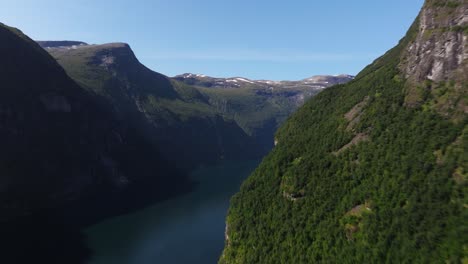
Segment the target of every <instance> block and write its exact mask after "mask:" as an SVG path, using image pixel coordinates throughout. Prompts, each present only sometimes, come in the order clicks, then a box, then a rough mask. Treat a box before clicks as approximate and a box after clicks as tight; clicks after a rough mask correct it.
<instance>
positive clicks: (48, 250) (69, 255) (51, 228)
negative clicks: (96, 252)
mask: <svg viewBox="0 0 468 264" xmlns="http://www.w3.org/2000/svg"><path fill="white" fill-rule="evenodd" d="M85 242H86V240H85V236H84V235H83V233H81V232H80V229H77V228H73V227H72V228H71V227H70V226H68V225H66V224H64V223H63V222H56V221H51V219H44V218H39V217H37V218H36V217H34V218H28V219H24V220H19V221H16V222H15V223H13V224H8V225H7V226H5V225H4V228H2V229H1V230H0V243H1V250H0V252H1V255H0V262H1V263H5V264H10V263H11V264H17V263H18V264H20V263H21V264H22V263H69V264H81V263H86V262H87V261H88V260H89V259H90V258H91V250H90V249H88V248H87V247H86V243H85Z"/></svg>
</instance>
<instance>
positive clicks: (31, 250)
mask: <svg viewBox="0 0 468 264" xmlns="http://www.w3.org/2000/svg"><path fill="white" fill-rule="evenodd" d="M196 185H197V184H196V183H195V182H190V183H188V184H185V185H181V186H177V188H175V189H171V188H167V190H166V191H160V192H155V191H154V190H155V186H154V185H151V184H146V185H142V186H134V187H133V188H131V190H128V191H125V192H105V191H104V192H101V193H100V194H98V195H94V196H90V197H89V198H88V199H86V200H84V201H83V200H82V201H80V202H77V203H74V204H67V207H66V208H61V209H59V210H53V211H46V212H41V213H40V214H34V215H31V216H28V217H24V218H21V219H16V220H15V221H12V222H6V223H5V222H4V223H0V263H2V264H23V263H25V264H26V263H27V264H30V263H47V264H55V263H57V264H58V263H60V264H82V263H87V262H88V261H89V260H90V259H91V258H92V256H93V252H92V250H91V249H89V248H88V247H87V244H86V236H85V234H84V233H83V232H82V230H83V228H85V227H87V226H89V225H92V224H95V223H97V222H100V221H102V220H104V219H106V218H111V217H115V216H119V215H123V214H127V213H132V212H134V211H138V210H141V209H143V208H146V207H148V206H151V205H153V204H155V203H157V202H161V201H164V200H167V199H171V198H173V197H176V196H178V195H183V194H185V193H189V192H191V191H192V190H193V189H194V188H195V186H196ZM158 189H160V188H158ZM169 190H170V191H169ZM101 191H102V190H101ZM103 193H105V195H104V194H103Z"/></svg>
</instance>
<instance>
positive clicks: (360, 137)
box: [220, 0, 468, 263]
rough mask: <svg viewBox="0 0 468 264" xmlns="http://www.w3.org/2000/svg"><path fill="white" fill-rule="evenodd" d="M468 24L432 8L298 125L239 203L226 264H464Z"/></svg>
mask: <svg viewBox="0 0 468 264" xmlns="http://www.w3.org/2000/svg"><path fill="white" fill-rule="evenodd" d="M467 24H468V3H467V1H466V0H457V1H449V0H437V1H434V0H427V1H426V2H425V4H424V6H423V9H422V11H421V13H420V15H419V16H418V18H417V19H416V21H415V22H414V24H413V25H412V26H411V28H410V29H409V31H408V33H407V35H406V36H405V37H404V38H403V39H402V40H401V41H400V43H399V44H398V45H397V46H396V47H395V48H393V49H391V50H390V51H388V52H387V53H386V54H385V55H384V56H382V57H380V58H378V59H377V60H375V61H374V63H372V64H371V65H369V66H368V67H366V68H365V69H364V70H363V71H362V72H361V73H360V74H359V75H358V76H357V77H356V78H355V80H354V81H351V82H350V83H348V84H345V85H338V86H334V87H332V88H329V89H326V90H325V91H323V92H322V93H320V94H319V95H317V96H316V97H314V98H312V99H311V100H310V101H308V102H307V103H306V104H305V105H304V106H303V107H301V108H300V110H298V111H297V112H296V113H295V114H294V115H293V116H292V117H291V118H289V120H288V121H287V122H286V123H285V124H284V125H283V126H282V127H281V128H280V129H279V130H278V131H277V134H276V138H277V141H278V144H277V146H276V147H275V148H274V149H273V151H272V152H271V153H270V154H269V155H268V156H267V157H266V158H265V159H264V160H263V162H262V163H261V165H260V166H259V167H258V168H257V169H256V170H255V172H254V173H253V174H252V175H251V176H250V177H249V178H248V179H247V180H246V181H245V182H244V184H243V185H242V187H241V190H240V192H239V193H238V194H236V195H235V196H234V197H233V198H232V200H231V207H230V210H229V214H228V217H227V227H226V245H225V250H224V252H223V255H222V256H221V259H220V263H314V262H319V263H320V262H324V263H384V262H387V263H393V262H395V263H405V262H406V263H431V262H435V263H443V262H446V263H459V262H462V261H463V262H465V261H466V260H467V255H466V254H467V251H466V248H467V245H468V244H467V243H468V241H467V240H468V233H467V223H466V219H468V214H467V203H468V200H467V197H466V195H467V193H468V192H467V182H466V180H467V172H466V170H467V165H468V155H467V152H466V150H467V149H468V128H467V124H468V108H467V103H468V98H467V91H468V80H467V77H468V74H467V72H468V71H467V58H468V47H467V45H468V43H467V39H468V35H467V34H468V31H467V26H468V25H467Z"/></svg>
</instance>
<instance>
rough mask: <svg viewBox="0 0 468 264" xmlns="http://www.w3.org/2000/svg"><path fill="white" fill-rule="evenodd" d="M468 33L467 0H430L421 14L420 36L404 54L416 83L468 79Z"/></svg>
mask: <svg viewBox="0 0 468 264" xmlns="http://www.w3.org/2000/svg"><path fill="white" fill-rule="evenodd" d="M467 32H468V8H467V6H466V1H465V0H457V1H439V0H437V1H428V2H427V3H426V5H425V7H424V8H423V9H422V11H421V13H420V14H419V27H418V33H417V37H416V39H415V40H414V41H413V42H412V43H410V45H409V46H408V47H407V49H406V54H404V56H405V57H406V62H405V64H404V67H403V70H404V73H405V76H406V77H407V78H408V79H410V80H412V81H416V82H421V81H424V80H431V81H434V82H441V81H446V80H448V79H453V78H456V77H464V78H466V73H467V72H468V64H467V62H466V60H467V59H468V41H467V40H468V36H467ZM461 75H463V76H461Z"/></svg>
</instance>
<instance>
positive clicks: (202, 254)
mask: <svg viewBox="0 0 468 264" xmlns="http://www.w3.org/2000/svg"><path fill="white" fill-rule="evenodd" d="M258 163H259V161H243V162H238V161H237V162H233V161H226V162H223V163H222V164H219V165H216V166H211V167H205V168H200V169H198V170H196V171H194V172H193V173H192V174H191V177H192V179H194V180H195V181H198V182H199V184H198V185H197V187H196V188H195V190H194V191H193V192H191V193H188V194H186V195H183V196H179V197H177V198H174V199H172V200H167V201H164V202H161V203H158V204H156V205H154V206H150V207H147V208H145V209H143V210H140V211H137V212H134V213H131V214H128V215H123V216H118V217H114V218H111V219H108V220H106V221H104V222H101V223H99V224H97V225H94V226H91V227H90V228H88V229H87V230H85V232H86V235H87V237H88V239H87V243H88V246H89V247H90V248H91V249H92V250H93V252H94V253H93V259H92V261H91V263H92V264H110V263H112V264H150V263H151V264H156V263H162V264H171V263H216V262H217V261H218V258H219V256H220V254H221V252H222V249H223V247H224V228H225V217H226V212H227V210H228V207H229V199H230V197H231V196H232V195H233V194H234V193H236V192H237V191H238V190H239V186H240V184H241V183H242V181H243V180H244V179H246V178H247V177H248V175H249V174H250V173H251V172H252V171H253V169H254V168H255V167H256V166H257V165H258Z"/></svg>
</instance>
